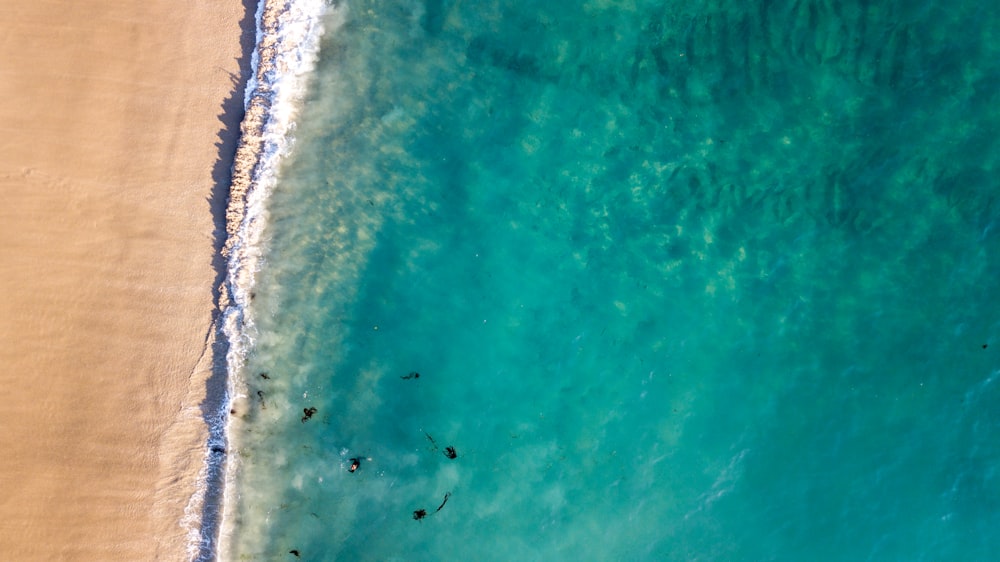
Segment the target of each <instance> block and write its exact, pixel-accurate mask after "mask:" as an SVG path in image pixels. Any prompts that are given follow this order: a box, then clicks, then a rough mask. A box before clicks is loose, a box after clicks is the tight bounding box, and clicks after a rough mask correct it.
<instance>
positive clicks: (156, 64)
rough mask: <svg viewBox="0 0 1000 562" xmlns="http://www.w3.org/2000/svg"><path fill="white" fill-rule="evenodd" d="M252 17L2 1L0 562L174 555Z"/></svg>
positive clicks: (98, 1) (181, 544)
mask: <svg viewBox="0 0 1000 562" xmlns="http://www.w3.org/2000/svg"><path fill="white" fill-rule="evenodd" d="M255 9H256V6H255V3H254V2H253V1H251V0H227V1H217V2H205V1H196V2H186V3H177V2H170V1H166V0H147V1H144V2H129V1H124V0H113V1H110V2H109V1H106V0H85V1H80V2H55V1H51V0H39V1H37V2H21V1H15V0H0V13H3V14H4V23H3V24H0V61H2V62H0V99H3V100H4V103H3V104H0V131H2V134H0V193H2V194H3V196H4V197H3V204H2V205H0V240H2V242H0V361H2V369H0V489H2V490H3V494H0V559H3V560H182V559H186V558H187V557H189V552H188V551H187V550H186V548H187V542H188V540H189V532H190V531H191V524H190V521H191V515H194V516H199V515H200V512H201V506H199V505H190V506H189V502H190V499H191V497H192V494H193V493H194V492H195V485H196V481H197V476H198V472H199V469H200V466H201V463H202V460H203V457H204V452H205V438H206V435H207V430H206V422H205V418H204V415H205V412H204V411H203V410H204V408H203V406H204V404H205V402H206V398H207V397H208V395H209V392H208V390H207V389H208V388H209V387H210V386H211V384H210V383H211V380H212V374H213V368H212V365H213V361H214V360H215V357H214V355H213V348H212V343H213V329H212V322H213V317H214V311H215V307H216V299H217V297H216V288H217V287H218V285H219V283H220V282H221V280H222V268H223V265H222V261H221V260H220V258H218V257H217V253H218V252H217V250H218V248H219V247H220V245H221V244H222V243H223V241H224V240H223V238H224V237H225V203H226V201H225V198H226V192H227V189H228V185H229V174H230V168H231V161H232V156H233V151H234V150H235V145H236V142H237V137H238V131H239V121H240V119H241V117H242V99H243V81H244V80H245V77H246V74H247V72H248V71H249V59H250V50H251V49H252V47H253V41H254V33H253V12H254V10H255ZM186 511H187V512H188V513H187V519H185V517H186V514H185V512H186ZM195 528H196V527H195Z"/></svg>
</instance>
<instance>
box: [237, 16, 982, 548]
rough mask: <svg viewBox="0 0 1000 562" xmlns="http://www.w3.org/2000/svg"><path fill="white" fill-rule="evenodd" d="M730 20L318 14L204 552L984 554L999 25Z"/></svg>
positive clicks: (950, 19) (890, 19)
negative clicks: (229, 466)
mask: <svg viewBox="0 0 1000 562" xmlns="http://www.w3.org/2000/svg"><path fill="white" fill-rule="evenodd" d="M749 4H752V5H749ZM749 4H748V3H746V2H736V1H730V2H726V1H714V2H683V3H664V2H641V1H633V2H610V1H608V2H562V1H549V2H490V1H483V2H457V1H447V0H428V1H426V2H404V1H385V0H372V1H369V2H364V1H360V0H348V1H347V2H345V3H344V4H343V5H342V6H341V11H340V14H343V13H344V12H343V10H344V9H345V8H346V14H347V16H346V22H345V23H344V25H343V26H341V27H339V28H337V29H331V31H329V32H328V33H327V35H326V36H325V38H324V42H323V49H322V52H321V57H320V60H319V62H318V66H317V69H316V74H315V76H314V83H313V86H312V90H311V94H310V96H309V99H308V100H307V102H306V104H305V106H304V107H303V109H302V114H301V115H300V118H299V123H298V128H297V130H296V131H295V138H296V141H295V142H296V144H295V148H294V151H293V153H292V155H291V156H290V157H289V158H288V159H287V160H286V162H285V168H284V170H283V172H282V179H281V180H280V182H279V184H278V186H277V188H276V190H275V192H274V194H273V195H272V197H271V200H270V203H269V208H270V218H269V226H268V230H267V233H266V240H267V242H266V247H265V256H266V264H265V265H264V267H263V269H262V270H261V272H260V273H259V274H258V277H257V279H258V285H257V287H256V289H255V298H254V302H253V305H252V307H251V309H250V312H251V313H252V314H253V317H254V318H255V322H256V327H257V334H256V347H255V348H254V350H253V352H252V353H251V355H250V357H249V359H248V364H247V367H246V372H245V373H244V374H243V376H245V377H246V379H247V383H248V387H249V388H248V390H249V395H250V397H251V400H249V401H248V402H246V403H243V404H240V405H239V407H238V409H237V414H236V415H237V417H238V418H239V419H240V420H241V423H242V425H241V426H240V427H239V428H238V435H237V440H236V442H237V443H238V447H237V448H236V450H235V451H234V453H235V454H236V455H237V457H238V458H239V459H240V462H241V463H242V464H241V468H240V472H239V479H238V481H237V490H238V493H239V500H238V502H237V506H238V509H237V510H236V512H235V514H234V515H233V516H232V518H231V524H232V525H233V533H234V535H233V540H232V543H233V547H232V554H231V555H232V558H233V559H234V560H294V559H295V555H293V554H290V553H289V552H290V551H291V550H295V551H297V552H298V553H299V556H300V557H301V559H303V560H358V561H360V560H845V561H854V560H989V559H993V557H994V556H995V553H996V552H998V551H1000V538H997V537H1000V535H998V534H997V532H996V530H997V529H998V528H1000V381H997V380H996V379H997V378H998V374H1000V360H998V355H997V354H998V353H1000V341H998V335H1000V315H998V307H997V306H996V289H997V279H1000V237H998V236H997V235H998V229H1000V222H998V219H1000V208H998V203H997V201H996V198H997V196H998V195H1000V193H998V191H997V189H996V187H997V185H996V184H997V179H996V178H997V177H998V176H997V171H998V170H997V168H998V164H1000V150H998V148H1000V147H998V146H997V138H998V132H1000V9H996V8H992V7H990V8H984V7H983V6H984V5H986V4H982V3H973V2H961V3H958V4H954V5H948V6H947V7H945V5H944V4H942V3H932V2H900V1H895V2H893V1H889V2H862V1H853V2H851V1H848V2H815V1H808V0H803V1H801V2H797V3H777V2H754V3H749ZM338 17H339V16H338ZM261 373H265V374H266V377H267V378H264V377H262V376H260V375H261ZM411 373H419V374H420V377H419V378H417V377H411V376H410V374H411ZM258 392H259V393H260V394H258ZM306 408H316V410H315V413H314V414H313V415H312V417H309V418H305V415H304V412H303V410H304V409H306ZM448 446H451V447H454V448H455V452H456V453H457V458H455V459H449V458H447V456H446V455H445V454H444V452H445V447H448ZM352 458H360V459H361V464H360V468H359V469H358V470H357V471H356V472H353V473H352V472H349V471H348V467H349V466H350V464H351V460H350V459H352ZM449 493H450V496H448V499H447V503H445V504H444V506H443V507H442V508H441V509H440V510H439V511H435V510H436V509H437V507H438V506H439V505H440V504H441V503H442V501H443V500H444V498H445V495H446V494H449ZM418 509H425V510H426V511H427V512H428V515H427V516H426V517H425V518H423V519H422V520H419V521H418V520H414V517H413V513H414V511H415V510H418Z"/></svg>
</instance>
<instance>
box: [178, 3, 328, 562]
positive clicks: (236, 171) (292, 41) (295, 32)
mask: <svg viewBox="0 0 1000 562" xmlns="http://www.w3.org/2000/svg"><path fill="white" fill-rule="evenodd" d="M344 10H346V8H343V7H337V6H334V5H333V4H332V3H330V2H329V1H328V0H260V2H259V3H258V6H257V13H256V25H257V45H256V48H255V49H254V52H253V54H252V55H251V76H250V79H249V80H248V81H247V86H246V91H245V94H244V109H245V115H244V118H243V123H242V125H241V127H240V142H239V145H238V147H237V149H236V156H235V158H234V162H233V173H232V184H231V186H230V190H229V205H228V207H227V210H226V243H225V246H224V248H223V250H222V252H223V256H224V257H225V258H226V259H227V277H226V280H225V286H224V287H222V291H221V293H222V294H221V296H220V298H219V301H220V302H219V309H220V314H219V321H218V325H217V326H216V333H217V334H218V336H219V337H221V338H222V340H223V342H224V344H225V345H223V346H222V348H224V349H225V350H226V351H225V363H224V366H223V367H224V368H225V370H226V373H227V377H226V379H227V382H226V384H227V396H226V397H225V398H224V399H223V400H221V401H220V402H221V403H220V406H219V411H218V412H217V415H214V416H211V420H212V421H211V422H210V423H209V428H208V429H209V438H208V441H207V443H206V449H205V458H204V463H203V465H202V469H201V472H200V474H199V477H198V487H197V490H196V492H195V494H194V495H193V496H192V498H191V500H190V501H189V502H188V506H187V509H186V510H185V521H183V522H182V525H184V527H186V528H187V529H188V558H189V559H190V560H215V559H220V560H225V559H227V553H228V550H229V549H228V540H229V537H230V536H231V534H232V530H231V529H230V528H229V527H228V526H227V522H229V521H231V520H232V517H231V516H230V514H231V513H232V510H233V509H234V508H235V505H236V499H237V498H236V493H237V492H238V491H237V490H235V489H234V482H235V477H236V475H237V473H238V470H239V459H238V455H237V454H236V452H237V450H238V447H237V446H236V444H235V443H234V441H233V433H234V432H233V427H232V426H233V423H234V422H235V419H234V418H232V417H231V416H230V415H229V411H230V408H231V404H232V403H233V402H234V401H235V400H238V399H240V398H241V397H245V395H246V385H245V379H244V377H243V375H242V370H243V366H244V363H245V361H246V357H247V353H248V352H249V351H250V350H251V349H252V347H253V342H254V325H253V321H252V314H251V310H250V304H251V302H250V301H251V298H250V294H251V291H252V289H253V286H254V277H255V275H256V273H257V271H258V270H259V269H260V267H261V264H262V261H263V258H262V255H261V247H260V242H261V236H262V233H263V230H264V228H265V226H266V223H267V209H266V202H267V199H268V196H269V195H270V193H271V191H272V190H273V188H274V185H275V183H276V181H277V177H278V170H279V166H280V164H281V160H282V158H283V157H284V156H285V155H287V154H288V152H289V151H290V150H291V147H292V143H293V137H292V135H291V133H292V130H293V128H294V123H295V116H296V114H297V112H298V108H299V106H300V105H301V102H302V100H303V98H304V96H305V93H306V91H307V88H308V85H309V84H308V82H309V78H310V76H311V74H312V71H313V69H314V67H315V63H316V60H317V58H318V55H319V40H320V38H321V36H322V34H323V30H324V25H323V23H324V15H325V14H327V13H328V12H329V13H340V14H342V13H343V11H344ZM340 19H341V20H342V19H343V18H340ZM227 461H228V462H227ZM223 475H224V477H223ZM220 481H221V482H222V484H221V485H222V490H221V494H219V493H215V494H212V493H211V492H212V490H211V489H210V488H211V486H213V485H217V483H218V482H220ZM217 492H218V491H217ZM220 495H221V497H220ZM213 497H214V498H219V499H217V500H216V501H218V502H220V503H221V505H220V506H217V507H216V509H217V510H218V509H221V511H222V515H221V522H219V523H217V524H210V523H208V524H207V522H206V521H204V520H203V519H204V517H203V514H204V513H206V511H205V503H206V501H209V502H210V501H212V500H211V498H213ZM215 519H219V518H215Z"/></svg>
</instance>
